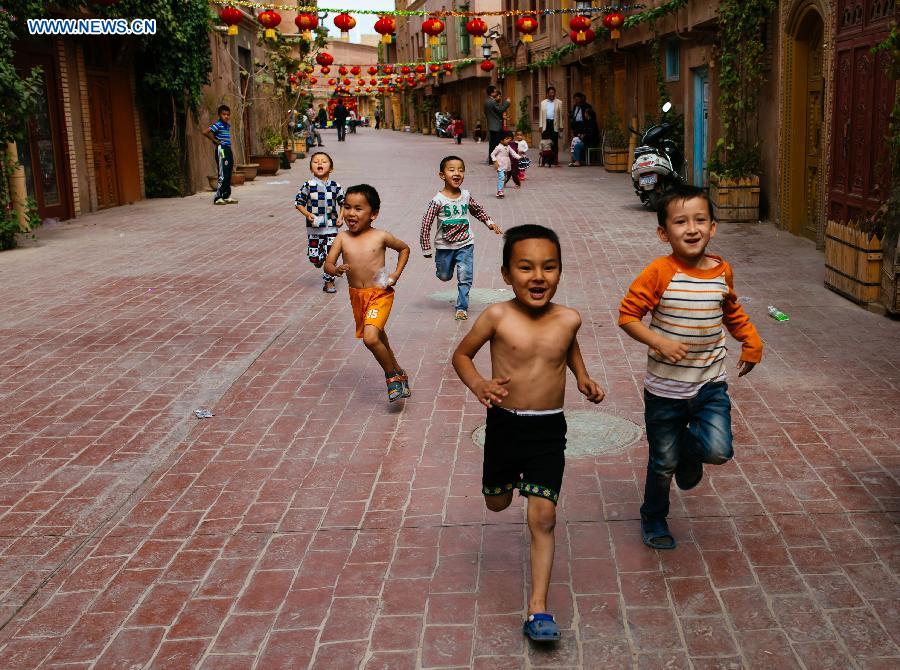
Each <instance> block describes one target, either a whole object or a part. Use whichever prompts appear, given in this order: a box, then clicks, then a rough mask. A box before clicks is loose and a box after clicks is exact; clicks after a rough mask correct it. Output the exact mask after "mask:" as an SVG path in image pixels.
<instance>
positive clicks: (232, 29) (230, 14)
mask: <svg viewBox="0 0 900 670" xmlns="http://www.w3.org/2000/svg"><path fill="white" fill-rule="evenodd" d="M243 18H244V14H243V12H241V10H240V9H238V8H237V7H223V8H222V11H220V12H219V19H220V20H221V21H222V23H224V24H225V25H226V26H228V34H229V35H237V34H238V24H239V23H240V22H241V19H243Z"/></svg>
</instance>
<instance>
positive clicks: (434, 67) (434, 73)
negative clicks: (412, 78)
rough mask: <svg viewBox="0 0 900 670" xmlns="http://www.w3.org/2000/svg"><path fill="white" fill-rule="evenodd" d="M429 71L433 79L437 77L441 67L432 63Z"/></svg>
mask: <svg viewBox="0 0 900 670" xmlns="http://www.w3.org/2000/svg"><path fill="white" fill-rule="evenodd" d="M428 69H429V70H431V76H432V77H437V76H438V72H440V71H441V66H440V65H437V64H436V63H432V64H431V65H429V66H428Z"/></svg>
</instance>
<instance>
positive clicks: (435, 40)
mask: <svg viewBox="0 0 900 670" xmlns="http://www.w3.org/2000/svg"><path fill="white" fill-rule="evenodd" d="M422 32H423V33H425V34H427V35H429V38H428V43H429V44H430V45H431V46H433V47H435V46H437V45H438V44H440V43H441V40H440V38H439V37H438V35H440V34H441V33H442V32H444V22H443V21H441V20H440V19H438V18H435V17H431V18H430V19H426V20H425V21H424V22H423V23H422Z"/></svg>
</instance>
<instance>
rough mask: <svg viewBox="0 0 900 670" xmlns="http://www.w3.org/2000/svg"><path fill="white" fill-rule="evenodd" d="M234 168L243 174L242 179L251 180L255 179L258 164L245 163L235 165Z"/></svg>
mask: <svg viewBox="0 0 900 670" xmlns="http://www.w3.org/2000/svg"><path fill="white" fill-rule="evenodd" d="M235 169H236V170H237V171H238V172H240V173H242V174H243V175H244V181H253V180H254V179H256V173H257V170H258V169H259V165H258V164H257V163H247V164H246V165H237V166H235Z"/></svg>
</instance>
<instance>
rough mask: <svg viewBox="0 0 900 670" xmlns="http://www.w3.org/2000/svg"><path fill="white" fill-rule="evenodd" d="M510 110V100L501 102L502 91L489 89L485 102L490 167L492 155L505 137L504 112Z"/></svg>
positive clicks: (494, 88)
mask: <svg viewBox="0 0 900 670" xmlns="http://www.w3.org/2000/svg"><path fill="white" fill-rule="evenodd" d="M507 109H509V98H507V99H506V100H504V101H503V102H500V91H499V90H497V87H496V86H493V85H491V86H488V87H487V98H485V100H484V115H485V116H486V117H487V127H488V165H493V164H494V161H493V159H492V158H491V154H492V153H494V149H495V148H496V146H497V145H498V144H500V139H501V138H502V137H503V112H505V111H506V110H507Z"/></svg>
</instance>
